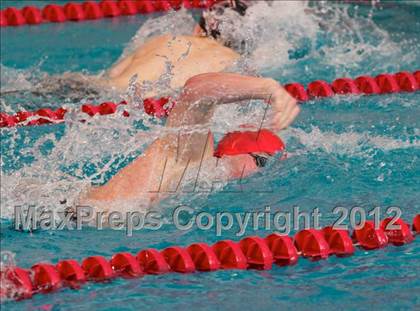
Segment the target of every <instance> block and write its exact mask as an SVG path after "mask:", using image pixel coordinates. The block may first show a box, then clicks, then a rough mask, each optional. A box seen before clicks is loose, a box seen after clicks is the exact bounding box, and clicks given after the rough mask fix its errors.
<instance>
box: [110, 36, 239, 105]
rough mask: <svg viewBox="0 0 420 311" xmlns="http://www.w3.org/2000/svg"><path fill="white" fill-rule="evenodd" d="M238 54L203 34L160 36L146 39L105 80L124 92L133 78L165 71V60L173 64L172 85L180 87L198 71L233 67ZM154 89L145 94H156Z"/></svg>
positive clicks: (142, 78) (151, 78)
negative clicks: (201, 35)
mask: <svg viewBox="0 0 420 311" xmlns="http://www.w3.org/2000/svg"><path fill="white" fill-rule="evenodd" d="M238 58H239V54H238V53H236V52H235V51H233V50H232V49H230V48H227V47H225V46H223V45H221V44H220V43H218V42H216V41H215V40H213V39H211V38H207V37H200V36H170V35H164V36H159V37H156V38H153V39H150V40H149V41H147V42H145V43H144V44H143V45H142V46H140V47H139V48H138V49H137V50H136V51H135V52H134V53H132V54H131V55H128V56H127V57H125V58H124V59H122V60H121V61H119V62H118V63H117V64H115V65H114V66H113V67H112V68H111V69H110V70H109V71H108V72H107V74H106V77H105V83H106V84H107V85H108V86H111V87H115V88H116V89H117V90H119V91H125V90H126V89H127V87H128V84H129V81H130V79H131V78H132V77H133V76H134V75H137V76H138V80H137V82H138V83H141V82H142V81H156V80H157V79H159V77H160V76H161V75H162V74H163V73H165V71H166V62H168V61H169V62H170V63H171V64H172V65H173V69H172V71H173V77H172V79H171V87H172V88H174V89H178V88H181V87H182V86H183V85H184V84H185V82H186V81H187V80H188V79H189V78H191V77H193V76H195V75H198V74H202V73H209V72H220V71H223V70H225V69H226V68H228V67H230V66H231V65H232V64H233V63H234V62H235V61H236V60H237V59H238ZM155 95H156V94H154V92H151V93H148V94H144V96H146V97H150V96H155Z"/></svg>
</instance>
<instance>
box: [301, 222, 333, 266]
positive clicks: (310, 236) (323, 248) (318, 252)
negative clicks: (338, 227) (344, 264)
mask: <svg viewBox="0 0 420 311" xmlns="http://www.w3.org/2000/svg"><path fill="white" fill-rule="evenodd" d="M294 243H295V245H296V248H297V250H298V251H300V252H301V253H302V256H304V257H308V258H310V259H313V260H318V259H325V258H327V257H328V256H329V255H330V247H329V245H328V243H327V241H325V238H324V235H323V234H322V232H321V231H318V230H315V229H305V230H302V231H299V232H298V233H297V234H296V235H295V240H294Z"/></svg>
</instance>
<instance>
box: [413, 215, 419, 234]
mask: <svg viewBox="0 0 420 311" xmlns="http://www.w3.org/2000/svg"><path fill="white" fill-rule="evenodd" d="M413 231H414V232H415V233H416V234H419V233H420V214H418V215H416V216H415V217H414V219H413Z"/></svg>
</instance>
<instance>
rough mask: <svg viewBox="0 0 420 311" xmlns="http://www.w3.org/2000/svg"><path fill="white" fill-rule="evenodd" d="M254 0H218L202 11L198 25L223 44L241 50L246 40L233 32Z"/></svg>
mask: <svg viewBox="0 0 420 311" xmlns="http://www.w3.org/2000/svg"><path fill="white" fill-rule="evenodd" d="M253 3H255V0H220V1H217V2H216V3H215V4H214V5H213V6H212V7H210V8H209V9H208V10H206V11H204V12H203V14H202V16H201V18H200V21H199V26H200V28H201V30H202V31H203V32H204V33H205V34H206V35H207V36H210V37H213V38H214V39H216V40H217V41H219V42H220V43H222V44H223V45H225V46H227V47H230V48H232V49H235V50H237V51H243V50H244V46H245V45H246V42H245V40H244V39H243V38H238V36H236V35H235V33H236V32H237V31H238V30H240V28H241V26H242V19H243V18H244V16H245V15H246V11H247V9H248V8H249V7H250V6H251V5H252V4H253Z"/></svg>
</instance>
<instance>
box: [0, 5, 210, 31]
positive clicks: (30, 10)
mask: <svg viewBox="0 0 420 311" xmlns="http://www.w3.org/2000/svg"><path fill="white" fill-rule="evenodd" d="M215 2H217V0H118V1H115V0H102V1H100V2H95V1H85V2H83V3H80V2H68V3H67V4H65V5H64V6H61V5H57V4H49V5H47V6H45V7H43V8H37V7H33V6H28V7H25V8H23V9H18V8H14V7H9V8H6V9H5V10H2V11H1V12H0V13H1V15H0V25H1V26H2V27H7V26H21V25H25V24H28V25H38V24H41V23H43V22H52V23H64V22H66V21H74V22H81V21H84V20H92V19H100V18H108V17H117V16H120V15H134V14H149V13H154V12H162V11H168V10H171V9H175V10H178V9H180V8H181V7H182V6H183V7H185V8H187V9H194V8H201V9H203V8H208V7H210V6H212V5H213V4H214V3H215Z"/></svg>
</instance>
